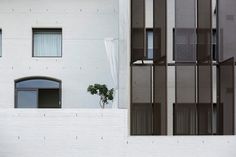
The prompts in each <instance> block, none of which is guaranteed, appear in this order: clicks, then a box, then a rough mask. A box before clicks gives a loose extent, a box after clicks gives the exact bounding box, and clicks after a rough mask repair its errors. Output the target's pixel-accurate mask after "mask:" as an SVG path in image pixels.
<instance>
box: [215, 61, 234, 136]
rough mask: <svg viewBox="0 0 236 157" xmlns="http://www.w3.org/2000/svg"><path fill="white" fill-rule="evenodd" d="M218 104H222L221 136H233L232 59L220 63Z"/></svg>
mask: <svg viewBox="0 0 236 157" xmlns="http://www.w3.org/2000/svg"><path fill="white" fill-rule="evenodd" d="M219 73H220V74H219V75H220V76H219V79H220V80H219V81H220V102H219V103H218V105H220V104H222V120H220V121H221V122H222V125H221V126H222V129H220V130H222V134H223V135H234V118H235V117H234V59H233V58H230V59H228V60H226V61H224V62H222V63H220V68H219ZM219 108H220V107H219Z"/></svg>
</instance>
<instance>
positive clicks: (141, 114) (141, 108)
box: [131, 103, 152, 135]
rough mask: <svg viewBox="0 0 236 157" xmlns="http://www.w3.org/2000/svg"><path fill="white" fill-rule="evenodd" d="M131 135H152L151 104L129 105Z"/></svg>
mask: <svg viewBox="0 0 236 157" xmlns="http://www.w3.org/2000/svg"><path fill="white" fill-rule="evenodd" d="M131 134H132V135H152V104H150V103H149V104H148V103H134V104H132V105H131Z"/></svg>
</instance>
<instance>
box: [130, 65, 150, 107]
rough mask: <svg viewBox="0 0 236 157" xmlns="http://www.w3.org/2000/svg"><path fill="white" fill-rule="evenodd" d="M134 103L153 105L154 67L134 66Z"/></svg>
mask: <svg viewBox="0 0 236 157" xmlns="http://www.w3.org/2000/svg"><path fill="white" fill-rule="evenodd" d="M131 81H132V84H131V85H132V103H151V102H152V100H151V97H152V66H148V65H147V66H140V65H132V80H131Z"/></svg>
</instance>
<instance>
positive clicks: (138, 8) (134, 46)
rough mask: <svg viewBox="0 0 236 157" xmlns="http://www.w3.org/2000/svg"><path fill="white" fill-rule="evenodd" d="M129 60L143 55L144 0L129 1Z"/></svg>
mask: <svg viewBox="0 0 236 157" xmlns="http://www.w3.org/2000/svg"><path fill="white" fill-rule="evenodd" d="M131 21H132V22H131V62H135V61H137V60H142V59H143V58H144V56H145V45H144V43H145V0H132V1H131Z"/></svg>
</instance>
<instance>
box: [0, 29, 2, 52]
mask: <svg viewBox="0 0 236 157" xmlns="http://www.w3.org/2000/svg"><path fill="white" fill-rule="evenodd" d="M1 56H2V30H1V29H0V57H1Z"/></svg>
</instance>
